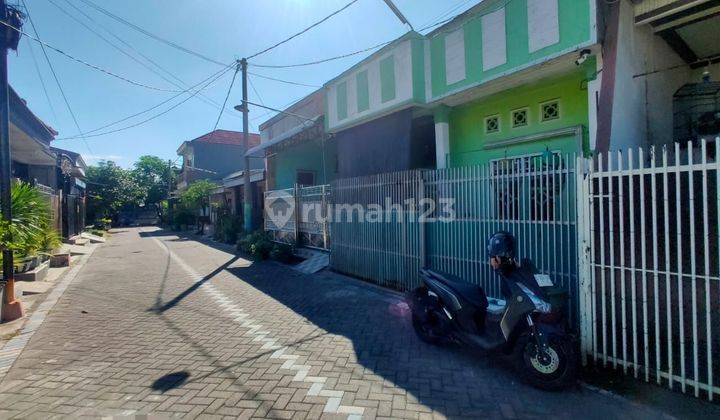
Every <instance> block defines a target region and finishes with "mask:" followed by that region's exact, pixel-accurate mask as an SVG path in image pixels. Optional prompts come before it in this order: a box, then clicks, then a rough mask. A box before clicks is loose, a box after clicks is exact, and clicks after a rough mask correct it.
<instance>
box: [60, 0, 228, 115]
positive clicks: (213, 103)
mask: <svg viewBox="0 0 720 420" xmlns="http://www.w3.org/2000/svg"><path fill="white" fill-rule="evenodd" d="M51 1H52V0H51ZM65 3H67V4H68V5H69V6H70V7H72V8H73V9H75V10H76V11H77V12H78V13H80V14H82V15H83V16H84V17H85V18H86V19H87V20H89V21H90V22H92V23H94V24H95V25H97V26H98V27H100V28H101V29H102V30H103V31H105V32H106V33H108V34H109V35H110V36H112V37H113V38H115V39H116V40H117V41H118V42H120V43H121V44H123V45H124V46H126V47H127V48H129V49H130V50H131V51H133V52H134V53H135V54H137V55H139V56H140V57H142V58H144V59H145V60H147V61H148V62H149V63H150V64H152V65H153V66H155V67H156V68H157V69H158V70H160V71H162V72H164V73H165V74H167V75H168V76H169V77H171V78H173V79H175V80H176V81H177V82H179V83H180V84H178V83H175V82H173V81H172V80H170V79H168V78H167V77H165V76H164V75H163V74H161V73H159V72H157V71H156V70H155V69H153V68H151V67H148V66H147V65H146V64H145V63H143V62H141V61H138V60H137V59H136V58H135V57H132V56H131V58H132V59H133V61H136V62H137V63H138V64H140V65H142V66H143V67H145V68H147V69H148V70H150V71H152V72H153V73H155V74H156V75H158V76H159V77H161V78H162V79H163V80H165V81H166V82H168V83H170V84H172V85H173V86H176V87H178V88H180V89H183V90H184V89H186V88H187V86H188V83H187V82H185V81H184V80H182V79H180V78H179V77H178V76H177V75H175V73H173V72H171V71H169V70H167V69H165V68H164V67H163V66H161V65H160V64H158V63H157V62H156V61H155V60H153V59H152V58H151V57H148V56H147V55H146V54H143V53H142V52H141V51H139V50H138V49H137V48H135V47H134V46H133V45H132V44H130V43H128V42H127V41H125V40H124V39H123V38H121V37H120V36H118V35H116V34H115V33H113V32H112V31H111V30H110V29H108V28H107V27H106V26H105V25H102V24H100V23H99V22H98V21H97V20H95V19H94V18H93V17H92V16H90V15H88V14H87V13H85V11H83V10H82V9H80V8H78V7H77V6H76V5H74V4H73V3H72V2H71V1H70V0H65ZM55 5H56V6H57V7H59V5H57V4H55ZM88 29H90V28H88ZM90 30H91V29H90ZM91 31H92V30H91ZM93 33H96V32H94V31H93ZM96 34H97V33H96ZM98 36H99V35H98ZM106 42H107V40H106ZM115 48H119V47H117V46H115ZM123 53H124V54H126V55H127V53H126V52H125V51H123ZM197 98H198V99H199V100H201V101H202V102H204V103H205V104H207V105H210V106H212V107H214V108H215V109H218V108H219V107H220V104H219V103H217V102H216V101H214V100H213V99H212V98H210V97H208V96H206V95H205V94H203V93H200V94H199V95H198V96H197ZM230 115H231V116H233V117H235V118H240V117H239V116H237V115H235V114H230Z"/></svg>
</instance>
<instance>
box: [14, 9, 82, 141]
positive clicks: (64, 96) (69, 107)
mask: <svg viewBox="0 0 720 420" xmlns="http://www.w3.org/2000/svg"><path fill="white" fill-rule="evenodd" d="M22 4H23V7H24V8H25V13H26V14H27V17H28V21H29V22H30V27H31V28H32V30H33V32H34V33H35V36H36V37H37V38H36V39H37V41H38V42H40V48H41V49H42V53H43V55H44V56H45V61H47V64H48V67H50V72H51V73H52V75H53V78H54V79H55V84H57V87H58V89H59V90H60V95H62V98H63V101H64V102H65V106H66V107H67V110H68V112H69V113H70V116H71V117H72V120H73V123H75V128H77V131H78V133H79V135H80V137H81V138H82V140H83V143H85V147H86V148H87V149H88V152H90V154H93V151H92V149H91V148H90V145H89V144H88V142H87V139H86V138H85V136H83V134H82V129H81V128H80V124H79V123H78V120H77V117H76V116H75V112H74V111H73V109H72V107H71V106H70V101H69V100H68V98H67V95H65V90H64V89H63V87H62V83H60V78H58V75H57V73H55V68H54V67H53V65H52V62H51V61H50V57H49V56H48V54H47V51H45V45H44V43H43V42H42V41H40V39H39V38H40V34H39V32H38V30H37V27H36V26H35V22H34V21H33V19H32V16H30V9H29V8H28V7H27V4H26V3H25V0H22ZM0 23H2V24H6V23H5V22H4V21H0ZM8 26H10V25H8ZM16 30H17V29H16ZM18 32H19V31H18ZM44 88H45V85H44V84H43V89H44ZM45 94H47V91H46V92H45ZM48 99H49V97H48Z"/></svg>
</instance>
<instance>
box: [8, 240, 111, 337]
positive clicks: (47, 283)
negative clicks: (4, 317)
mask: <svg viewBox="0 0 720 420" xmlns="http://www.w3.org/2000/svg"><path fill="white" fill-rule="evenodd" d="M97 247H98V245H97V244H89V243H88V244H87V245H84V246H79V245H70V244H63V245H62V247H61V248H60V253H68V252H69V253H70V254H71V263H70V266H69V267H50V268H48V273H47V276H46V277H45V278H44V279H43V280H41V281H16V282H15V296H16V299H18V300H20V301H21V302H22V304H23V308H24V309H25V316H24V317H22V318H20V319H16V320H15V321H10V322H4V323H0V349H2V348H3V347H4V346H5V345H6V344H7V343H8V341H10V340H12V338H13V337H15V336H17V335H18V333H19V332H20V330H21V329H22V328H23V327H24V326H25V324H26V323H27V322H28V321H29V320H30V319H31V318H32V316H33V314H34V313H35V311H36V310H37V308H38V306H39V305H40V304H41V302H43V301H44V300H46V299H47V297H48V295H49V294H50V292H52V291H53V289H54V288H55V287H56V286H57V284H58V282H59V281H61V280H62V279H63V278H64V276H65V275H67V273H68V272H69V271H70V270H71V269H72V268H73V267H75V266H77V265H79V264H83V263H84V262H85V260H86V258H87V255H88V254H91V253H92V252H93V251H94V250H95V249H96V248H97Z"/></svg>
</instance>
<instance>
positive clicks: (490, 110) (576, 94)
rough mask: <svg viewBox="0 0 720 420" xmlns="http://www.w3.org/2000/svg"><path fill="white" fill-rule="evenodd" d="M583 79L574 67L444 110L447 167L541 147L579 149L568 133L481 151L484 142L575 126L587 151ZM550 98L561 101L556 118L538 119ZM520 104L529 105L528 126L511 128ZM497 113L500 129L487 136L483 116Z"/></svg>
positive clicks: (585, 94)
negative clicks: (446, 117) (567, 73)
mask: <svg viewBox="0 0 720 420" xmlns="http://www.w3.org/2000/svg"><path fill="white" fill-rule="evenodd" d="M588 61H590V60H588ZM586 78H587V75H586V74H585V73H584V72H583V71H578V72H577V73H576V74H573V75H570V76H565V77H563V78H559V79H553V80H548V81H543V82H542V83H538V84H536V85H530V86H523V87H518V88H515V89H511V90H507V91H503V92H501V93H499V94H496V95H494V96H491V97H488V98H483V99H482V100H480V101H477V102H472V103H469V104H465V105H461V106H458V107H455V108H452V109H451V110H450V113H449V123H450V124H449V125H450V156H449V163H450V165H451V166H465V165H475V164H483V163H486V162H488V161H490V160H493V159H498V158H502V157H505V156H512V155H523V154H529V153H538V152H544V151H545V150H546V149H550V150H551V151H561V152H563V153H573V152H579V151H580V150H578V144H577V141H576V139H575V138H574V137H572V136H568V137H560V138H554V139H550V140H542V141H536V142H532V143H523V144H518V145H512V146H508V147H504V148H498V149H488V150H485V149H484V146H485V145H487V144H491V143H493V142H500V141H505V140H509V139H513V138H516V137H521V136H526V135H530V134H537V133H542V132H547V131H552V130H557V129H561V128H566V127H572V126H578V125H582V126H583V127H584V134H583V150H584V151H587V148H588V145H587V142H588V139H587V124H588V100H587V87H586V86H587V84H586V82H585V80H586ZM554 99H559V101H560V118H559V119H556V120H551V121H546V122H541V121H540V105H541V103H543V102H547V101H550V100H554ZM520 108H527V109H528V125H527V126H524V127H518V128H513V127H511V112H512V111H513V110H516V109H520ZM496 114H497V115H499V116H500V132H499V133H493V134H486V133H485V118H486V117H488V116H492V115H496Z"/></svg>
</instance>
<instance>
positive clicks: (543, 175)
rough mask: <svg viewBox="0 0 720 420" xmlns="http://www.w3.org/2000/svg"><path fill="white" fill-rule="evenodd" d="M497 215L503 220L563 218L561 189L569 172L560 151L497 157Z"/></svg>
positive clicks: (494, 172)
mask: <svg viewBox="0 0 720 420" xmlns="http://www.w3.org/2000/svg"><path fill="white" fill-rule="evenodd" d="M490 164H491V171H492V175H493V187H494V191H495V193H494V202H493V203H492V205H493V206H494V209H493V210H494V211H493V213H494V215H495V217H496V218H498V219H502V220H528V221H531V222H538V221H555V220H557V219H560V218H561V217H562V215H561V214H560V213H561V211H560V210H558V209H557V206H559V205H560V200H561V192H562V188H563V185H564V183H565V181H566V177H567V175H563V172H562V171H559V170H557V169H559V168H562V166H563V162H562V159H561V156H560V154H559V153H556V152H549V153H536V154H531V155H524V156H517V157H510V158H505V159H497V160H493V161H492V162H491V163H490Z"/></svg>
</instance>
